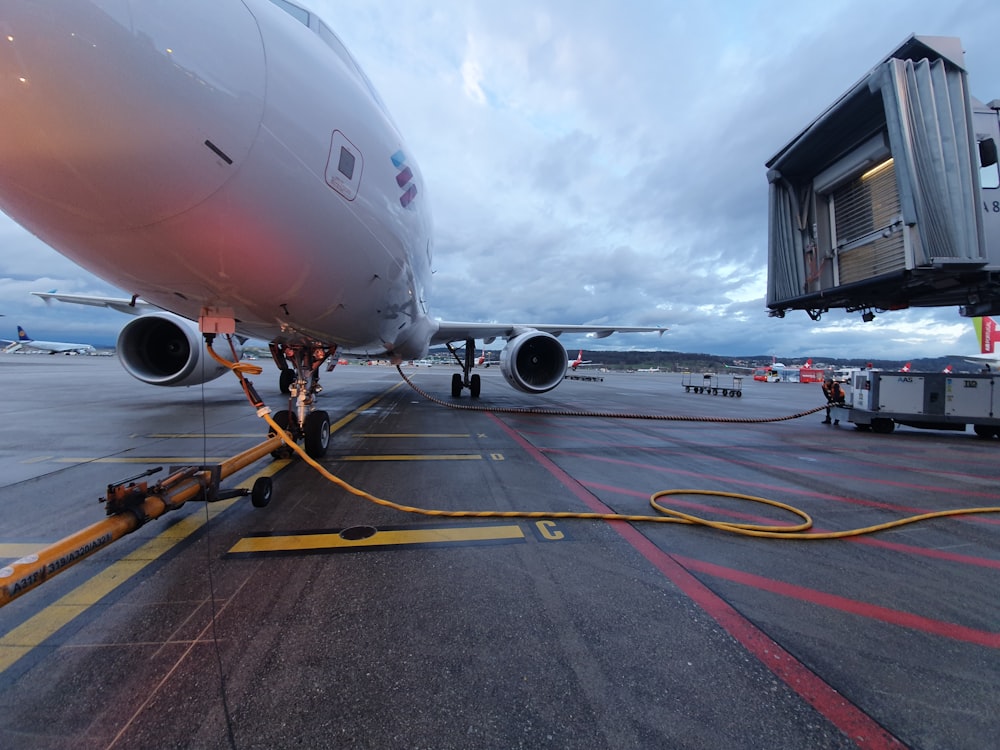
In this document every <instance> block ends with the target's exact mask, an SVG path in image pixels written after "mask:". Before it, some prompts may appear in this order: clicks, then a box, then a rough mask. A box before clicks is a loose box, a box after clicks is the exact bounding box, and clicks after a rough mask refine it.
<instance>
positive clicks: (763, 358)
mask: <svg viewBox="0 0 1000 750" xmlns="http://www.w3.org/2000/svg"><path fill="white" fill-rule="evenodd" d="M442 352H443V353H444V354H447V350H444V349H442V350H441V352H438V351H437V350H434V351H432V354H438V353H442ZM449 358H450V356H449ZM583 358H584V359H589V360H591V361H592V362H594V363H595V364H597V363H600V364H601V365H604V366H606V367H608V368H609V369H612V370H638V369H640V368H641V369H649V368H651V367H658V368H660V369H661V370H663V371H666V372H686V371H690V372H697V371H701V370H703V371H715V372H721V371H722V370H725V369H726V365H740V366H744V367H757V366H761V365H768V364H770V363H771V362H772V361H773V360H772V358H771V355H770V354H758V355H754V356H740V357H724V356H721V355H718V354H701V353H691V352H673V351H635V350H629V351H611V350H601V351H587V350H586V349H585V350H584V352H583ZM775 359H776V360H777V361H778V362H782V363H784V364H785V365H796V364H805V361H806V358H805V357H787V358H786V357H782V356H776V357H775ZM907 362H909V363H910V369H912V370H914V371H918V372H940V371H942V370H944V368H945V367H947V366H948V365H951V367H952V369H954V370H955V371H956V372H962V371H965V372H976V371H978V370H979V369H981V368H980V367H978V366H977V365H975V364H973V363H971V362H967V361H966V360H965V358H964V357H961V356H949V357H924V358H921V359H911V360H896V359H861V358H856V359H841V358H835V357H830V358H821V357H813V366H825V367H830V368H837V367H864V366H865V365H868V364H871V365H872V366H874V367H877V368H879V369H881V370H898V369H900V368H901V367H902V366H903V365H905V364H906V363H907Z"/></svg>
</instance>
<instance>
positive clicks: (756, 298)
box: [0, 0, 1000, 359]
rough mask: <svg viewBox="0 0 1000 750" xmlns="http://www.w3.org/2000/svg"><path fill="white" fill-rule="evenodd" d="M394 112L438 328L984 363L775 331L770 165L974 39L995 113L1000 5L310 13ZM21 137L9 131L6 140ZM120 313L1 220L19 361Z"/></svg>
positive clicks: (321, 3) (435, 8)
mask: <svg viewBox="0 0 1000 750" xmlns="http://www.w3.org/2000/svg"><path fill="white" fill-rule="evenodd" d="M305 4H307V5H309V6H311V7H312V9H313V10H315V11H317V12H318V13H319V14H320V15H321V16H322V17H323V18H324V20H326V21H327V23H328V24H329V25H330V26H331V27H332V28H333V29H334V30H335V31H336V32H337V33H338V35H339V36H340V37H341V38H342V39H343V41H344V42H345V44H346V45H347V46H348V48H349V49H351V51H352V52H353V53H354V55H355V57H356V58H357V59H358V61H359V62H360V63H361V66H362V67H363V68H364V69H365V71H366V72H367V73H368V75H369V77H370V78H371V79H372V81H373V82H374V84H375V86H376V88H378V90H379V91H380V93H381V94H382V98H383V99H384V100H385V101H386V103H387V105H388V107H389V109H390V111H392V113H393V115H394V117H395V119H396V121H397V123H398V124H399V126H400V128H401V130H402V132H403V134H404V137H405V138H406V139H407V142H408V146H409V150H410V152H412V153H413V154H414V155H415V156H416V158H417V160H418V161H419V163H420V165H421V168H422V170H423V174H424V178H425V181H426V183H427V194H428V198H429V200H430V201H431V204H432V206H433V211H434V220H435V235H436V238H435V243H436V244H435V266H436V275H435V277H434V288H433V294H432V297H431V304H432V311H433V312H434V314H435V315H437V316H438V317H441V318H445V319H452V320H478V321H491V320H502V321H535V322H554V323H604V322H611V323H619V324H630V325H666V326H669V327H670V329H671V330H670V332H669V333H668V334H666V335H665V336H664V337H663V338H662V339H660V338H657V337H656V336H655V335H654V336H624V335H616V336H615V337H612V338H610V339H604V340H602V341H600V342H595V341H592V340H566V341H565V343H566V345H567V348H576V347H577V346H584V347H586V348H591V349H593V348H599V347H601V346H603V347H606V348H660V349H670V350H677V351H689V352H708V353H713V354H722V355H729V356H737V355H744V354H745V355H754V354H770V353H773V354H776V355H778V356H780V357H783V358H794V357H805V356H813V357H818V358H822V357H824V356H826V357H849V356H858V357H894V358H901V359H910V358H916V357H920V356H940V355H947V354H963V353H965V354H968V353H972V352H974V351H975V349H976V343H975V338H974V335H973V333H972V326H971V324H970V323H969V322H968V321H967V320H965V319H963V318H960V317H959V315H958V311H957V309H955V308H946V309H938V310H916V311H906V312H895V313H886V314H881V315H879V316H878V317H877V318H876V319H875V321H874V322H872V323H862V322H861V320H860V317H859V316H858V315H857V314H855V315H850V316H848V315H846V314H843V313H838V312H831V313H828V314H826V315H824V316H823V319H822V320H821V321H820V322H818V323H817V322H813V321H811V320H810V319H809V318H808V317H807V316H806V314H805V313H803V312H794V313H790V314H789V315H788V317H786V318H784V319H782V320H779V319H774V318H769V317H768V316H767V314H766V312H765V304H764V295H765V283H766V264H767V180H766V176H765V175H766V170H765V167H764V164H765V162H766V161H767V160H768V159H770V157H771V156H773V155H774V154H775V153H776V152H777V151H778V150H779V149H780V148H781V147H782V146H784V145H785V144H786V143H787V142H788V141H789V140H790V139H791V138H792V137H794V136H795V135H796V134H797V133H798V132H799V131H800V130H801V129H802V128H803V127H805V126H806V125H807V124H808V123H809V122H810V121H811V120H812V119H813V118H815V117H816V116H817V115H818V114H819V113H820V112H822V111H823V110H824V109H825V108H826V107H827V106H828V105H830V104H831V103H832V102H833V101H834V100H835V99H836V98H837V97H839V96H840V95H841V94H842V93H844V92H845V91H846V90H847V89H848V88H850V87H851V86H852V85H853V84H854V83H855V82H856V81H858V80H859V79H860V78H861V77H862V76H863V75H864V74H865V73H867V71H868V70H869V69H870V68H871V67H872V66H874V65H875V64H876V63H877V62H878V61H879V60H880V59H881V58H882V57H884V56H885V55H886V54H887V53H888V52H889V51H890V50H892V49H893V48H895V47H896V46H897V45H898V44H899V43H900V42H901V41H903V40H904V39H905V38H906V37H907V36H908V35H909V34H911V33H913V32H916V33H919V34H927V35H938V36H957V37H960V38H961V40H962V43H963V47H964V48H965V50H966V63H967V67H968V69H969V72H970V85H971V90H972V93H973V94H974V95H975V96H977V97H978V98H979V99H981V100H983V101H989V100H991V99H996V98H1000V45H997V43H996V31H997V29H998V28H1000V3H997V2H996V0H972V1H970V2H954V3H945V2H941V0H905V1H903V0H900V1H895V0H879V2H872V1H871V0H859V1H857V2H855V1H853V0H852V1H845V2H837V1H836V0H833V1H831V2H827V3H823V4H816V3H803V2H786V1H784V0H764V1H761V2H754V0H733V1H731V2H720V1H716V2H698V1H696V0H689V1H688V2H684V3H680V2H669V1H668V0H649V1H648V2H640V1H639V0H615V2H609V1H605V0H588V2H580V0H565V1H563V0H558V1H551V0H530V1H528V0H504V2H496V1H495V0H454V1H453V2H450V1H449V0H429V1H425V0H407V1H406V2H403V1H402V0H398V1H397V0H392V1H391V2H390V1H387V2H375V1H372V2H364V3H348V2H337V1H335V0H312V2H309V3H305ZM0 123H2V119H0ZM50 289H58V290H59V291H60V292H68V293H103V294H108V293H116V294H117V293H120V292H118V290H114V289H112V288H111V287H109V286H107V285H106V284H104V283H103V282H101V281H100V280H98V279H96V278H94V277H93V276H90V275H89V274H87V273H86V272H83V271H81V270H79V269H78V268H77V267H76V266H75V265H74V264H72V263H71V262H69V261H68V260H65V259H63V258H62V257H61V256H59V255H58V254H56V253H55V252H54V251H52V250H50V249H49V248H47V247H46V246H44V245H43V244H42V243H40V242H39V241H38V240H36V239H35V238H33V237H32V236H31V235H29V234H28V233H27V232H25V231H24V230H22V229H21V228H20V227H18V226H17V225H16V224H15V223H14V222H12V221H11V220H9V219H8V218H7V217H5V216H3V215H2V214H0V313H4V314H6V316H7V317H6V318H4V319H3V320H2V321H0V327H2V328H0V330H2V332H0V337H8V338H9V337H11V336H12V335H13V330H12V331H11V333H7V332H6V328H8V327H9V328H11V329H13V327H14V325H15V324H17V323H20V324H21V325H23V326H25V327H26V328H27V329H28V331H29V332H30V333H31V334H32V335H33V336H35V337H36V338H58V339H63V340H83V341H96V342H107V343H110V342H111V341H113V339H114V336H115V335H116V334H117V330H118V328H119V326H120V325H121V324H122V322H123V320H122V319H121V318H120V317H119V316H117V315H116V314H115V313H112V312H110V311H90V310H81V309H77V308H67V307H65V306H62V307H60V306H58V305H53V306H51V307H50V306H46V305H45V304H44V303H42V302H41V301H39V300H37V299H35V298H32V297H30V296H29V292H31V291H48V290H50Z"/></svg>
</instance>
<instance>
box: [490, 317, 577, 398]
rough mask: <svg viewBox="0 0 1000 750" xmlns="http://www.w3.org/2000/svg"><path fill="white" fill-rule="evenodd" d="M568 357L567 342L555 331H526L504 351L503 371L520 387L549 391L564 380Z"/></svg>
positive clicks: (528, 389) (520, 388) (505, 375)
mask: <svg viewBox="0 0 1000 750" xmlns="http://www.w3.org/2000/svg"><path fill="white" fill-rule="evenodd" d="M568 361H569V360H568V359H567V357H566V350H565V349H564V348H563V345H562V344H560V343H559V341H558V339H556V337H555V336H553V335H552V334H551V333H544V332H542V331H525V332H524V333H520V334H518V335H517V336H514V337H513V338H512V339H510V341H508V342H507V346H505V347H504V348H503V351H502V352H500V371H501V372H502V373H503V376H504V378H506V380H507V382H508V383H510V384H511V385H512V386H513V387H514V388H517V389H518V390H519V391H524V392H525V393H545V392H546V391H551V390H552V389H553V388H555V387H556V386H557V385H559V383H561V382H562V379H563V377H565V375H566V363H567V362H568Z"/></svg>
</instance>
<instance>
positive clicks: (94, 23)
mask: <svg viewBox="0 0 1000 750" xmlns="http://www.w3.org/2000/svg"><path fill="white" fill-rule="evenodd" d="M220 29H223V30H225V33H220ZM0 101H2V102H3V112H2V115H0V117H2V122H3V137H2V138H0V209H2V210H3V211H4V212H5V213H7V214H8V215H9V216H11V217H12V218H14V219H15V220H16V221H18V222H19V223H20V224H22V225H23V226H24V227H26V228H27V229H28V230H30V231H31V232H33V233H34V234H36V235H37V236H38V237H39V238H41V239H42V240H43V241H45V242H46V243H47V244H49V245H50V246H52V247H53V248H55V249H56V250H57V251H59V252H60V253H62V254H64V255H66V256H67V257H69V258H71V259H72V260H74V261H75V262H77V263H79V264H80V265H81V266H83V267H84V268H87V269H88V270H90V271H91V272H93V273H95V274H96V275H98V276H100V277H101V278H103V279H105V280H107V281H108V282H109V283H111V284H113V285H115V286H116V287H118V288H120V289H123V290H127V292H128V293H129V294H131V295H133V296H132V297H131V299H104V298H95V297H88V298H79V297H78V298H76V299H75V300H72V299H71V297H69V296H67V295H57V294H48V295H43V296H45V297H48V298H55V299H63V300H71V301H77V302H84V303H85V304H104V305H106V306H109V307H114V308H116V309H122V310H125V311H127V312H132V313H136V315H137V317H136V319H135V320H132V321H130V322H129V323H128V324H127V325H126V326H125V327H124V328H123V330H122V331H121V333H120V335H119V337H118V353H119V357H120V359H121V361H122V363H123V365H124V366H125V368H126V369H127V370H128V371H129V372H130V373H131V374H132V375H134V376H136V377H137V378H139V379H140V380H144V381H146V382H149V383H155V384H158V385H191V384H195V383H198V382H203V381H204V380H205V379H207V378H210V377H213V376H215V375H217V374H221V370H220V369H219V368H216V367H214V363H211V362H209V367H206V368H203V367H202V366H201V364H200V360H201V359H203V352H202V339H203V337H204V339H205V340H206V341H209V342H211V343H210V345H211V346H212V347H213V348H214V349H215V350H216V351H217V352H220V353H222V352H225V355H226V356H228V357H229V358H233V357H238V356H239V339H238V338H237V337H254V338H260V339H263V340H265V341H268V342H270V348H271V354H272V357H273V359H274V362H275V364H276V365H277V366H278V368H279V369H280V370H281V380H282V386H283V390H284V389H285V388H288V389H289V390H290V391H291V393H293V394H295V395H294V396H292V397H290V398H289V410H288V411H287V412H279V413H277V414H275V419H276V420H279V421H280V420H282V419H283V420H285V424H287V425H288V427H289V428H290V429H291V431H292V432H293V434H295V435H296V436H297V437H300V438H305V444H306V449H307V451H309V452H310V453H311V454H313V455H317V456H319V455H323V453H325V451H326V447H327V442H328V441H329V417H328V416H327V414H326V412H324V411H321V410H317V409H316V407H315V396H316V394H317V393H318V391H319V390H320V389H319V384H318V372H319V368H320V366H321V365H322V364H323V363H324V362H327V361H329V362H330V364H329V365H328V367H330V366H331V365H333V364H336V361H337V359H336V357H337V352H340V353H344V352H349V353H354V354H363V355H369V356H374V357H385V358H389V359H390V360H392V361H393V362H400V361H403V360H411V359H419V358H422V357H424V356H425V355H426V353H427V350H428V348H429V346H431V345H434V344H442V343H450V342H456V341H462V342H465V352H466V356H465V361H464V363H462V364H463V373H462V374H459V373H455V374H454V377H453V380H452V395H453V396H456V397H457V396H460V395H461V392H462V390H463V389H464V388H468V389H469V391H470V392H471V395H472V396H473V397H477V396H478V395H479V391H480V379H479V376H478V375H471V376H470V374H471V370H472V369H473V365H474V363H475V359H474V356H475V341H476V340H477V339H481V340H483V341H484V343H486V344H489V343H491V342H492V341H494V340H495V339H497V338H503V339H505V340H506V342H507V343H506V347H505V348H504V349H503V352H502V353H501V357H500V367H501V370H502V371H503V374H504V377H505V378H506V380H507V382H508V383H510V385H511V386H513V387H514V388H517V389H520V390H522V391H525V392H528V393H536V394H537V393H544V392H546V391H548V390H551V389H552V388H554V387H556V386H557V385H558V384H559V382H560V381H561V380H562V379H563V377H564V375H565V373H566V362H567V361H568V358H567V354H566V350H565V349H564V348H563V346H562V344H560V342H559V341H558V340H557V338H556V337H557V336H558V335H559V334H561V333H564V332H565V333H590V334H592V335H594V336H596V337H598V338H601V337H604V336H609V335H611V334H612V333H614V332H615V331H625V332H638V331H658V332H660V333H661V334H662V333H663V331H664V330H666V329H664V328H650V327H622V326H586V325H533V324H523V323H520V324H519V323H464V322H452V321H441V320H436V319H434V318H432V317H431V314H430V311H429V308H428V284H429V281H430V278H431V249H432V243H431V217H430V209H429V205H428V200H427V196H426V194H425V189H424V182H423V178H422V177H421V172H420V169H419V167H418V166H417V163H416V161H415V159H414V156H413V153H412V152H411V151H410V150H409V149H408V148H407V146H406V144H405V143H404V142H403V139H402V136H401V135H400V134H399V131H398V130H397V128H396V125H395V123H394V122H393V120H392V118H391V117H390V115H389V113H388V112H387V111H386V109H385V106H384V105H383V103H382V101H381V99H380V98H379V96H378V94H377V93H376V92H375V90H374V88H373V87H372V84H371V83H370V81H369V80H368V78H367V77H366V76H365V74H364V73H363V72H362V71H361V69H360V68H359V67H358V65H357V63H356V62H355V61H354V59H353V58H352V57H351V55H350V53H348V51H347V50H346V49H345V47H344V45H343V44H342V43H341V42H340V40H339V39H338V37H337V36H336V35H335V34H334V33H333V31H332V30H331V29H330V28H329V27H328V26H327V25H326V24H324V23H323V22H322V21H321V20H320V19H319V18H318V17H317V16H316V15H315V14H314V13H310V12H309V11H308V10H307V9H305V8H303V7H300V6H299V5H298V4H295V3H292V2H287V0H212V2H205V0H171V2H168V3H144V2H125V1H123V0H117V1H115V2H112V1H111V0H74V2H57V1H56V0H46V2H23V1H21V0H18V1H16V2H5V3H4V10H3V13H2V15H0ZM140 298H141V299H142V300H144V302H140V301H139V300H140ZM193 321H198V322H197V323H194V322H193ZM224 339H225V340H224Z"/></svg>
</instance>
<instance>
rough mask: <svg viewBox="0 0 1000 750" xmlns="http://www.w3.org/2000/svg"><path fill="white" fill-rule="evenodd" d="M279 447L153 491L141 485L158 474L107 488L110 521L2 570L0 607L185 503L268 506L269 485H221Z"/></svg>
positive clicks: (176, 476)
mask: <svg viewBox="0 0 1000 750" xmlns="http://www.w3.org/2000/svg"><path fill="white" fill-rule="evenodd" d="M281 445H282V441H281V438H280V437H271V438H268V439H267V440H265V441H264V442H263V443H260V444H259V445H257V446H254V447H253V448H250V449H249V450H246V451H244V452H243V453H238V454H237V455H235V456H233V457H232V458H229V459H226V460H225V461H223V462H222V463H220V464H214V465H212V466H188V467H184V468H181V469H178V470H177V471H174V472H173V473H172V474H170V475H169V476H168V477H166V478H165V479H163V480H161V481H159V482H157V483H156V484H154V485H153V486H152V487H150V486H149V485H148V483H147V482H145V481H139V482H137V481H136V480H140V479H144V478H145V477H148V476H151V475H153V474H156V473H158V472H159V471H161V470H162V467H157V468H155V469H150V470H148V471H145V472H143V473H141V474H138V475H136V476H134V477H131V478H129V479H125V480H122V481H120V482H115V483H113V484H109V485H108V493H107V495H106V496H105V497H103V498H101V501H102V502H104V503H105V508H106V510H107V513H108V517H107V518H105V519H104V520H103V521H99V522H98V523H95V524H92V525H91V526H88V527H87V528H85V529H83V530H81V531H78V532H76V533H75V534H72V535H70V536H68V537H66V538H65V539H61V540H60V541H58V542H56V543H54V544H51V545H49V546H48V547H45V548H44V549H42V550H40V551H38V552H36V553H34V554H31V555H26V556H25V557H22V558H21V559H20V560H15V561H14V562H13V563H11V564H10V565H7V566H5V567H3V568H0V607H3V606H5V605H7V604H9V603H10V602H11V601H13V600H14V599H16V598H17V597H19V596H21V595H22V594H24V593H27V592H28V591H31V590H32V589H33V588H35V587H36V586H39V585H40V584H42V583H44V582H45V581H47V580H48V579H50V578H52V577H53V576H55V575H56V574H58V573H61V572H63V571H64V570H66V569H67V568H69V567H70V566H72V565H74V564H76V563H78V562H80V561H81V560H83V559H85V558H87V557H89V556H90V555H92V554H93V553H94V552H97V551H98V550H101V549H104V548H105V547H107V546H108V545H109V544H111V543H112V542H114V541H117V540H118V539H121V538H122V537H124V536H127V535H128V534H131V533H132V532H133V531H135V530H136V529H138V528H139V527H141V526H143V525H144V524H145V523H146V522H147V521H152V520H153V519H154V518H159V517H160V516H162V515H163V514H164V513H168V512H170V511H172V510H177V509H178V508H180V507H181V506H182V505H184V503H186V502H187V501H188V500H195V499H199V497H200V498H201V499H204V500H206V501H208V502H213V501H216V500H223V499H226V498H230V497H238V496H240V495H250V496H251V502H253V504H254V505H255V506H257V507H263V506H265V505H267V503H268V502H270V500H271V479H270V478H269V477H260V478H259V479H257V481H256V482H255V483H254V485H253V489H252V490H250V491H247V490H220V489H219V483H220V481H221V480H223V479H225V478H226V477H229V476H232V475H233V474H235V473H236V472H237V471H240V470H241V469H243V468H245V467H247V466H249V465H250V464H252V463H255V462H256V461H259V460H260V459H262V458H264V457H265V456H268V455H270V454H271V453H272V452H273V451H276V450H278V449H279V448H280V447H281Z"/></svg>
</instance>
